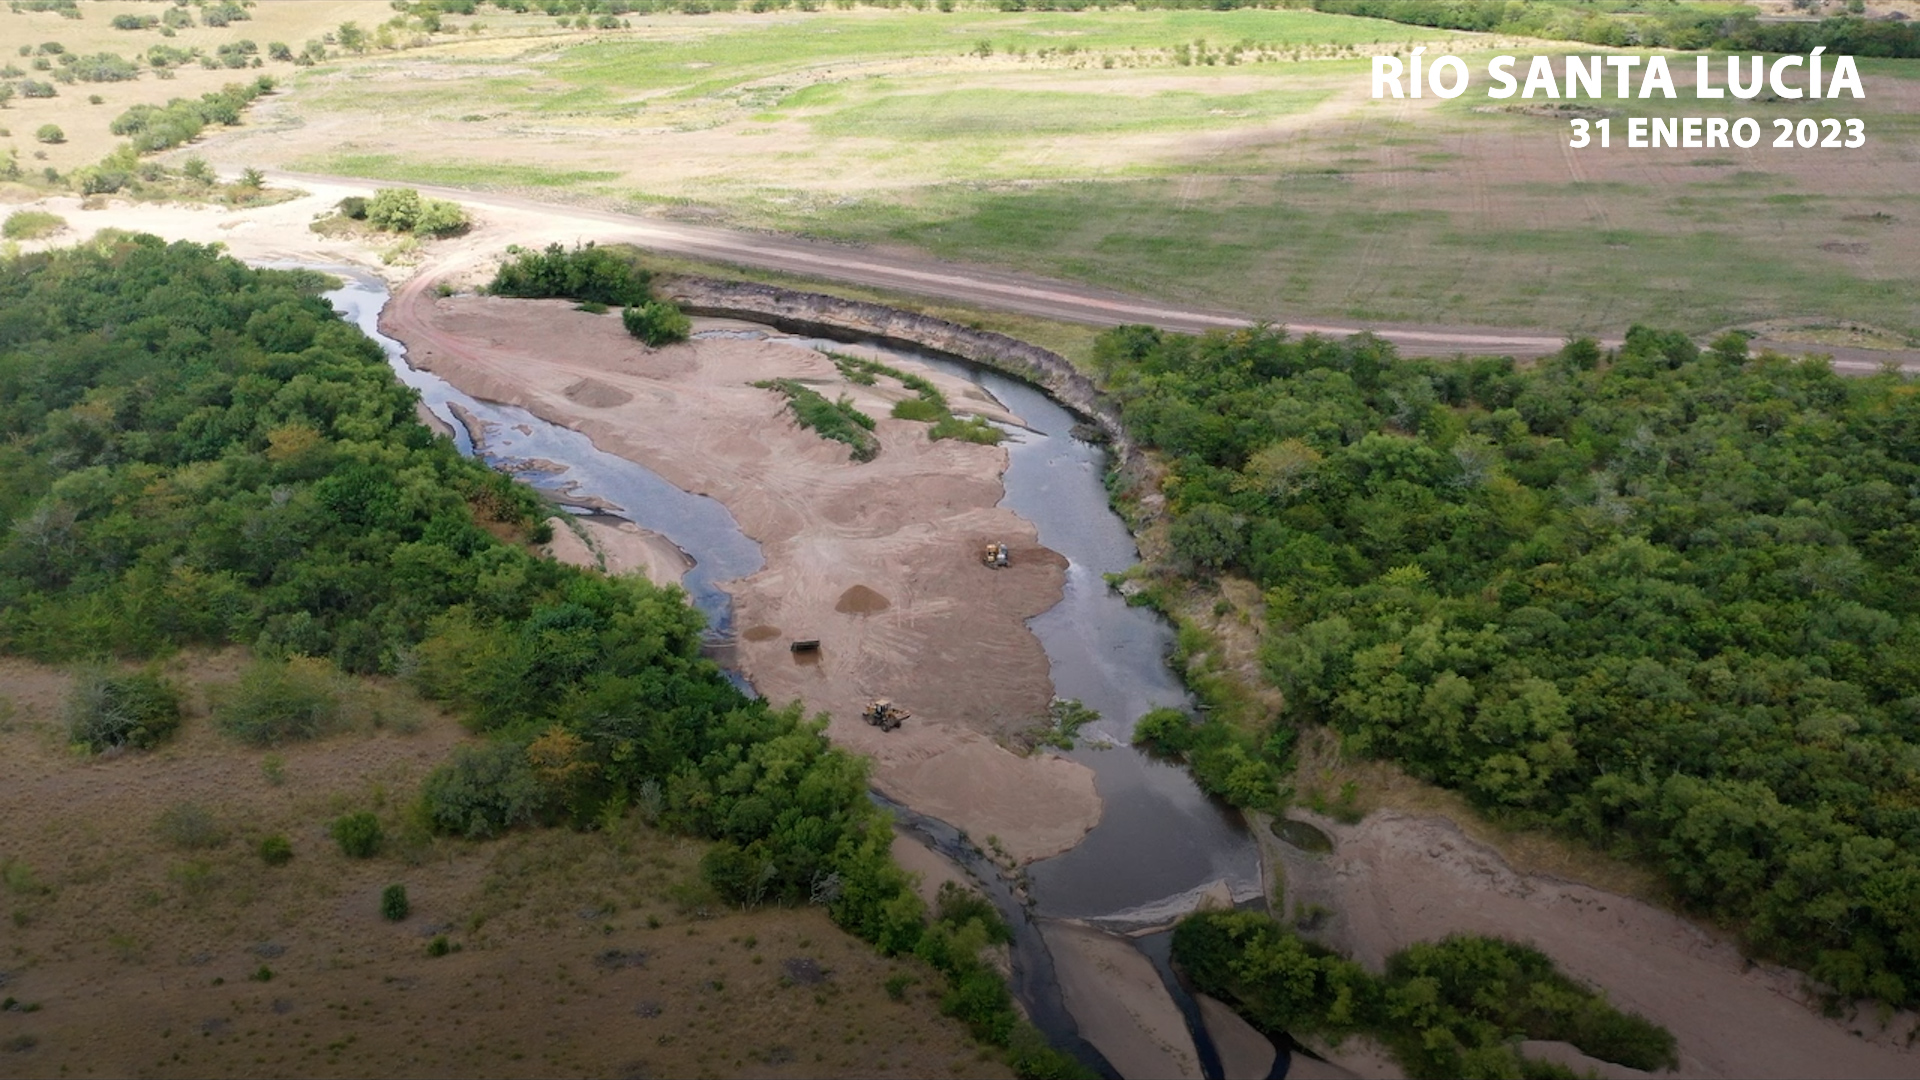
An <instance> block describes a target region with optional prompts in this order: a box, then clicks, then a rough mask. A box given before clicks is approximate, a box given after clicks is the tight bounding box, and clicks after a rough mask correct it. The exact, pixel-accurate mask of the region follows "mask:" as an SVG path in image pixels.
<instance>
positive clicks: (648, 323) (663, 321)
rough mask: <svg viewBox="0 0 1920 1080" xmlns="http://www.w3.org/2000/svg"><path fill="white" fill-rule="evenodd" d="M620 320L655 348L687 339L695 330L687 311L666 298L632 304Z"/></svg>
mask: <svg viewBox="0 0 1920 1080" xmlns="http://www.w3.org/2000/svg"><path fill="white" fill-rule="evenodd" d="M592 302H593V301H588V303H592ZM620 322H621V324H622V325H624V326H625V327H626V328H627V333H629V334H632V335H633V336H634V337H637V338H639V339H640V340H641V341H644V342H646V343H647V344H648V345H652V346H654V347H655V348H658V347H659V346H661V345H671V344H673V343H674V342H676V341H685V340H687V335H688V334H690V333H692V332H693V322H692V320H690V319H688V318H687V316H686V313H684V312H682V311H681V310H680V309H679V308H678V307H676V306H674V305H673V304H670V303H668V302H667V301H665V300H649V301H647V302H646V303H644V304H640V305H638V306H637V307H636V306H630V307H628V308H626V309H625V310H624V311H622V312H620Z"/></svg>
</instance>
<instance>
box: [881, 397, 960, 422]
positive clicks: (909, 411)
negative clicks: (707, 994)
mask: <svg viewBox="0 0 1920 1080" xmlns="http://www.w3.org/2000/svg"><path fill="white" fill-rule="evenodd" d="M945 415H947V411H946V410H945V409H942V408H941V407H940V406H938V405H936V404H934V403H933V402H931V401H926V400H924V399H921V398H907V399H906V400H904V401H896V402H894V403H893V417H894V419H896V420H924V421H927V422H929V423H930V422H932V421H935V420H939V419H940V418H941V417H943V416H945Z"/></svg>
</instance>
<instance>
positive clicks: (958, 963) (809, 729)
mask: <svg viewBox="0 0 1920 1080" xmlns="http://www.w3.org/2000/svg"><path fill="white" fill-rule="evenodd" d="M317 285H318V281H317V279H315V278H314V277H313V276H311V275H300V274H288V273H279V272H272V271H254V270H248V269H247V268H245V267H243V266H241V265H240V264H239V263H237V262H234V261H232V260H230V259H227V258H225V257H222V256H220V255H219V254H217V252H215V251H214V250H213V249H211V248H202V247H197V246H194V245H190V244H175V245H172V246H167V245H164V244H162V243H161V242H160V241H158V240H156V239H154V238H152V237H138V236H136V237H121V236H106V237H103V238H99V239H96V241H95V242H94V243H93V244H92V245H90V246H88V247H85V248H79V249H72V250H66V251H57V252H52V253H47V254H40V255H29V256H22V257H20V258H17V259H14V260H11V261H9V262H8V263H6V264H5V265H4V267H0V299H3V301H4V303H3V304H0V306H3V307H4V310H5V311H6V312H7V315H8V317H7V320H6V322H5V324H4V327H0V387H4V389H5V394H4V400H5V406H4V409H3V410H0V430H4V431H5V432H6V433H7V434H8V435H9V436H10V440H9V442H8V444H7V446H6V448H5V449H4V450H0V463H4V464H5V466H6V468H5V469H4V470H3V472H4V476H5V484H4V486H0V515H3V516H4V519H5V521H6V523H7V524H8V525H9V526H10V527H11V529H10V533H9V540H8V542H7V544H6V546H5V547H4V548H0V565H4V566H5V567H6V568H7V570H8V573H7V575H6V583H5V585H4V586H0V590H3V591H0V602H3V603H0V612H3V614H0V648H4V649H5V650H7V651H10V652H15V653H23V654H26V655H29V656H32V657H35V658H38V659H43V660H62V659H71V658H74V657H80V656H88V655H100V654H111V653H119V654H122V655H134V656H139V655H151V654H155V653H158V652H164V651H167V650H171V649H175V648H180V647H183V646H191V645H222V644H227V643H235V642H239V643H247V644H250V645H251V646H252V647H253V649H254V651H255V652H256V654H257V656H258V659H257V661H256V665H257V666H258V667H260V668H261V669H263V670H267V671H272V670H274V669H276V668H277V667H285V666H288V665H292V666H295V667H299V666H303V665H305V664H310V663H312V661H300V660H297V659H296V660H287V659H283V658H286V657H295V658H298V657H302V656H308V657H323V658H327V659H330V660H331V661H332V662H333V663H334V664H337V665H338V667H339V668H341V669H343V670H345V671H349V672H363V673H374V672H393V671H396V670H401V669H402V668H404V669H405V671H406V672H407V673H408V674H409V676H410V677H411V678H412V680H413V681H414V683H415V684H416V685H417V686H418V687H419V688H420V689H421V690H422V691H423V692H424V693H426V694H428V695H429V696H432V697H434V698H437V699H440V700H443V701H446V702H448V703H449V704H450V705H451V706H452V707H453V708H455V709H457V710H458V711H459V712H460V713H461V714H463V715H464V716H465V717H467V718H468V721H469V723H470V724H471V725H472V727H473V728H475V729H476V730H478V731H482V732H486V733H488V734H489V735H490V736H491V737H490V738H489V739H488V740H486V741H485V742H483V743H481V744H478V745H468V746H463V747H461V748H459V749H457V750H456V752H455V753H454V755H453V757H452V759H451V760H450V761H448V762H447V763H446V764H444V765H443V766H441V767H440V768H439V769H437V770H435V772H434V773H433V774H432V775H431V776H430V777H428V778H427V780H426V783H425V784H424V787H423V791H424V795H423V798H422V800H421V802H420V805H419V808H418V810H417V816H416V817H415V818H413V819H412V820H414V821H415V822H416V824H418V825H420V826H422V827H426V828H431V829H435V830H440V831H445V832H449V833H454V834H459V835H465V836H469V837H484V836H489V835H493V834H497V833H500V832H504V831H508V830H512V829H516V828H520V827H525V826H533V825H560V824H572V825H574V826H576V827H582V828H588V827H594V826H604V827H612V826H614V825H616V824H617V823H619V822H620V821H622V820H624V818H625V817H626V815H627V814H628V813H638V814H640V815H642V816H643V817H645V818H646V819H647V820H649V821H657V822H659V823H660V824H661V825H662V826H663V827H664V828H667V829H669V830H671V831H675V832H680V833H684V834H690V835H694V836H699V837H703V838H706V839H708V840H711V841H713V845H712V846H711V847H710V848H709V849H708V850H707V852H706V854H705V855H704V856H703V857H702V859H701V874H702V879H703V880H704V881H705V883H706V886H707V887H708V888H711V889H712V890H714V892H715V893H716V894H717V895H718V897H720V898H721V899H722V900H724V901H725V902H728V903H739V904H744V905H747V906H754V905H759V904H762V903H779V904H807V903H815V904H820V905H822V906H824V907H825V908H827V910H828V911H829V912H830V913H831V914H832V915H833V917H834V919H835V920H836V922H838V923H840V925H842V926H844V927H846V928H847V929H849V930H851V931H852V932H854V933H856V934H858V935H860V936H862V937H864V938H866V939H867V940H869V941H872V942H874V943H875V945H876V947H877V948H879V949H880V950H881V951H882V952H883V953H885V954H887V955H893V954H898V953H913V954H914V955H917V956H919V957H921V958H923V959H925V960H926V961H927V962H928V963H930V964H932V965H934V967H935V968H936V969H938V970H941V971H944V972H946V973H947V982H948V986H947V989H946V992H945V993H944V995H943V996H942V999H941V1001H942V1008H943V1010H944V1011H946V1012H948V1013H949V1014H951V1015H954V1016H957V1017H959V1018H961V1019H962V1020H964V1021H965V1022H966V1023H967V1024H968V1025H969V1026H970V1028H971V1029H972V1030H973V1032H974V1033H975V1035H976V1037H978V1038H980V1039H981V1040H983V1041H985V1042H987V1043H989V1044H991V1045H995V1046H1001V1047H1008V1048H1009V1050H1008V1053H1009V1061H1010V1063H1011V1064H1012V1065H1013V1067H1014V1068H1015V1070H1016V1071H1018V1072H1022V1073H1030V1074H1036V1075H1051V1074H1056V1073H1059V1072H1072V1071H1073V1069H1074V1065H1073V1063H1072V1062H1071V1061H1070V1060H1069V1059H1065V1058H1062V1057H1060V1056H1059V1055H1057V1054H1056V1053H1055V1052H1053V1051H1051V1050H1050V1049H1048V1048H1047V1047H1046V1046H1045V1044H1044V1042H1043V1041H1042V1040H1041V1039H1040V1037H1039V1035H1038V1033H1037V1032H1035V1031H1034V1030H1033V1029H1032V1028H1031V1027H1030V1026H1028V1025H1025V1024H1024V1023H1023V1022H1021V1021H1020V1020H1019V1018H1018V1015H1017V1014H1016V1013H1015V1011H1014V1010H1013V1008H1012V1005H1011V1002H1010V1000H1009V998H1008V995H1007V990H1006V987H1005V985H1004V983H1003V982H1002V981H1001V979H1000V977H999V975H998V974H997V973H995V972H994V971H993V970H992V969H991V968H990V967H988V966H986V965H985V964H984V963H983V962H982V961H980V960H979V958H978V955H977V954H978V952H979V949H980V947H982V946H984V945H985V944H987V942H988V940H989V939H990V938H991V937H992V936H993V935H994V933H995V930H994V926H993V924H992V923H991V922H989V921H987V920H988V918H989V915H990V913H989V915H983V914H982V913H981V912H979V911H977V910H974V908H973V907H970V906H968V905H966V904H963V903H957V902H956V903H948V904H943V905H941V907H940V910H939V911H938V912H936V913H935V914H934V917H933V919H932V920H931V922H929V920H928V918H927V912H926V909H925V905H924V904H923V903H922V902H921V901H920V899H919V898H918V897H916V896H915V895H914V893H913V892H912V890H911V889H910V888H909V887H908V879H907V878H906V876H905V874H904V873H903V872H902V871H901V870H900V869H899V868H898V867H897V866H896V865H895V864H894V863H893V861H892V859H891V857H890V855H889V854H888V848H889V845H890V844H891V841H892V833H891V831H890V829H888V828H887V825H886V819H885V816H884V815H883V814H882V813H881V812H880V811H879V810H877V809H876V808H875V807H874V806H873V804H872V803H870V802H869V801H868V800H867V798H866V766H865V763H864V762H862V761H860V760H859V759H857V758H854V757H852V756H851V755H848V754H846V753H845V752H842V751H839V750H836V749H834V748H832V747H830V746H829V745H828V744H827V742H826V740H825V738H824V737H823V735H822V733H821V732H822V727H823V723H822V722H821V721H814V722H809V721H807V720H806V719H805V718H804V717H803V716H802V714H801V712H800V710H799V708H798V706H797V705H796V706H793V707H790V708H786V709H775V708H773V707H771V706H769V705H767V704H766V703H765V702H763V701H759V700H754V699H748V698H746V697H744V696H742V695H741V694H740V693H739V692H738V691H737V690H735V689H734V688H733V687H732V686H731V685H730V684H729V683H727V681H726V680H725V679H724V678H722V677H721V675H720V673H719V670H718V669H717V668H716V667H715V666H714V665H713V664H712V663H711V662H709V661H706V660H703V659H701V658H700V657H699V655H698V637H697V631H698V628H699V622H700V620H699V617H698V616H697V615H696V614H695V613H694V612H692V611H691V610H690V609H689V608H688V607H687V606H686V604H685V601H684V597H683V595H682V594H681V593H680V591H679V590H678V589H672V588H669V589H660V588H655V587H653V586H651V585H649V584H647V583H646V582H644V581H642V580H640V579H637V578H621V579H613V578H606V577H603V576H600V575H596V574H592V573H588V572H585V571H581V570H578V569H576V568H573V567H567V566H562V565H560V564H557V563H554V562H551V561H548V560H544V559H540V558H538V557H536V556H534V555H532V554H531V553H530V552H529V551H528V550H527V549H526V547H525V546H523V544H524V542H526V541H529V540H538V539H540V537H539V536H538V535H536V534H537V533H538V531H539V529H540V525H539V523H540V522H541V521H542V520H543V519H544V517H545V513H544V510H543V508H541V507H539V506H538V505H537V500H536V499H535V497H534V496H533V495H532V494H531V493H530V492H529V491H527V490H526V489H524V488H521V487H519V486H517V485H515V484H514V483H513V482H512V481H510V480H508V479H507V478H506V477H504V476H503V475H501V474H498V473H495V472H493V471H491V470H489V469H487V468H486V467H484V466H483V465H480V464H478V463H475V462H473V461H470V460H467V459H463V458H461V457H459V456H458V455H457V454H456V453H455V452H454V450H453V448H452V447H451V445H450V444H449V443H447V442H446V441H444V440H436V439H434V438H432V436H431V435H430V434H429V433H428V432H427V431H426V429H425V428H423V427H421V426H420V425H419V424H418V423H417V422H416V421H415V420H414V416H413V400H412V396H411V395H410V394H409V393H408V392H407V391H406V390H405V388H403V387H401V386H399V385H398V384H396V383H395V382H394V381H393V379H392V377H391V373H390V372H389V370H388V369H387V367H386V365H385V363H384V360H383V358H382V355H381V353H380V351H379V349H378V347H377V346H375V345H374V344H373V342H371V341H370V340H368V339H366V338H364V337H363V336H361V335H360V334H358V333H357V332H356V331H354V330H353V329H352V328H351V327H348V326H345V325H344V324H342V323H341V322H340V321H339V320H338V319H336V318H334V317H333V314H332V312H331V310H330V309H328V308H327V306H326V305H325V303H324V302H322V301H321V300H319V299H318V297H317V296H316V295H315V293H316V289H317ZM503 538H504V539H503ZM262 708H263V709H264V710H265V711H264V713H263V714H262V715H259V716H255V717H253V719H255V720H257V721H259V722H260V723H262V724H267V725H272V724H275V723H276V722H277V721H280V720H284V721H286V723H285V724H284V725H283V726H281V727H277V728H274V730H278V731H280V732H281V737H283V738H297V737H298V736H299V735H300V734H302V732H301V731H300V722H301V721H302V720H303V719H304V718H306V717H307V716H308V712H307V711H306V710H304V709H302V708H296V709H293V710H280V703H279V700H278V699H273V700H268V701H265V702H264V703H263V705H262ZM276 710H279V711H278V712H276ZM281 713H285V715H284V716H282V715H281Z"/></svg>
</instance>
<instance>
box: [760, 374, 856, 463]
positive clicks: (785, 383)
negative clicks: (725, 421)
mask: <svg viewBox="0 0 1920 1080" xmlns="http://www.w3.org/2000/svg"><path fill="white" fill-rule="evenodd" d="M753 385H755V386H758V387H761V388H763V389H767V390H777V391H779V392H780V393H782V394H785V395H786V396H787V408H788V409H791V410H792V411H793V418H794V419H795V420H798V421H799V422H800V426H801V427H804V428H812V429H813V430H814V431H816V432H818V433H819V435H820V437H821V438H823V439H832V440H833V441H835V442H843V443H846V444H847V446H848V447H850V448H851V450H852V457H853V460H855V461H872V460H873V458H874V455H876V454H878V453H879V452H880V440H879V439H876V438H874V435H873V426H874V419H873V417H871V416H868V415H867V414H866V413H863V412H861V411H860V410H859V409H856V408H854V407H853V401H852V399H850V398H848V397H847V396H846V395H844V394H842V395H841V396H840V399H839V400H838V401H828V400H827V399H826V397H825V396H824V395H823V394H821V393H820V392H819V391H818V390H815V389H813V388H812V387H810V386H802V385H801V384H800V383H797V382H795V381H793V380H792V379H763V380H761V381H760V382H756V383H754V384H753Z"/></svg>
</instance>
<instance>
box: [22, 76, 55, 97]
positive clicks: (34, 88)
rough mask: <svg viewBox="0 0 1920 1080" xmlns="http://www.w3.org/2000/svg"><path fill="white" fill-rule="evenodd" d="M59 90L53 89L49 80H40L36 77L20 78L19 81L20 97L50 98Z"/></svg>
mask: <svg viewBox="0 0 1920 1080" xmlns="http://www.w3.org/2000/svg"><path fill="white" fill-rule="evenodd" d="M59 92H60V91H58V90H55V89H54V88H53V84H52V83H49V82H40V81H38V80H36V79H25V80H22V81H21V83H20V96H21V97H29V98H50V97H54V96H55V95H57V94H59Z"/></svg>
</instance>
